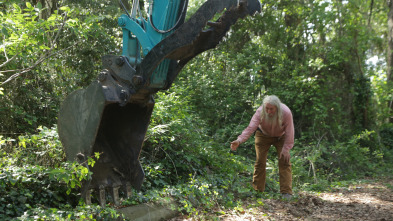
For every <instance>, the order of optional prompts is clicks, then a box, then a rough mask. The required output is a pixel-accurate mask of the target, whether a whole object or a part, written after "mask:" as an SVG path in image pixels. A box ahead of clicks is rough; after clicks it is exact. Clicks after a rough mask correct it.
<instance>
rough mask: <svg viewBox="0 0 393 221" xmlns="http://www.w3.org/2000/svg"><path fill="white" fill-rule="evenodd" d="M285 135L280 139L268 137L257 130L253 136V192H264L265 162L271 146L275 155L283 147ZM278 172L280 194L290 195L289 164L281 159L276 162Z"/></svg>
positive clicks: (290, 172)
mask: <svg viewBox="0 0 393 221" xmlns="http://www.w3.org/2000/svg"><path fill="white" fill-rule="evenodd" d="M284 140H285V135H284V136H282V137H280V138H279V137H269V136H267V135H264V134H263V133H262V132H261V131H259V130H257V132H256V134H255V151H256V154H257V159H256V162H255V166H254V176H253V181H252V186H253V187H254V189H255V190H258V191H262V192H263V191H265V183H266V160H267V154H268V151H269V148H270V146H271V145H273V146H275V147H276V150H277V155H278V157H279V158H280V153H281V150H282V147H283V145H284ZM278 170H279V174H280V192H281V193H289V194H292V169H291V163H290V162H285V161H284V159H283V158H281V159H279V160H278Z"/></svg>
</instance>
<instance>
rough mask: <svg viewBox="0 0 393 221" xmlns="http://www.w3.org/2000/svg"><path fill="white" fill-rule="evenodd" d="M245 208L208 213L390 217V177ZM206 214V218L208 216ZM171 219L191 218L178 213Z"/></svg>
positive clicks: (243, 217) (392, 189) (392, 182)
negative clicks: (178, 215)
mask: <svg viewBox="0 0 393 221" xmlns="http://www.w3.org/2000/svg"><path fill="white" fill-rule="evenodd" d="M244 204H245V205H244V206H243V209H244V211H242V212H239V211H225V215H213V214H211V215H210V216H208V217H209V218H212V219H215V220H313V221H314V220H334V221H335V220H372V221H376V220H378V221H388V220H393V180H381V181H370V182H366V183H362V184H356V185H350V186H349V187H346V188H338V189H334V190H333V191H332V192H326V193H319V194H318V193H309V192H302V193H299V196H298V197H297V198H295V199H293V200H291V201H282V200H275V199H262V203H260V205H259V206H253V205H256V202H247V203H244ZM209 218H208V219H209ZM172 220H176V221H177V220H194V219H193V218H192V217H191V218H190V217H188V218H187V217H177V218H174V219H172Z"/></svg>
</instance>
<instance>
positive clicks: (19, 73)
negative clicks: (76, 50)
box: [0, 41, 79, 85]
mask: <svg viewBox="0 0 393 221" xmlns="http://www.w3.org/2000/svg"><path fill="white" fill-rule="evenodd" d="M78 43H79V41H78V42H75V44H73V45H71V46H69V47H67V48H64V49H62V50H60V51H56V52H54V53H50V54H49V55H47V56H43V57H41V58H40V59H38V60H37V61H36V62H35V63H34V64H33V65H32V66H30V67H28V68H25V69H22V70H20V72H18V73H16V74H13V75H11V77H9V78H8V79H7V80H5V81H4V82H2V83H1V84H0V85H4V84H6V83H8V82H10V81H12V80H14V79H15V78H17V77H19V76H21V75H22V74H24V73H26V72H29V71H31V70H33V69H34V68H35V67H37V66H38V65H39V64H41V63H42V62H43V61H45V60H47V59H48V58H50V57H52V56H55V55H57V54H59V53H61V52H63V51H65V50H68V49H70V48H72V47H74V46H75V45H77V44H78Z"/></svg>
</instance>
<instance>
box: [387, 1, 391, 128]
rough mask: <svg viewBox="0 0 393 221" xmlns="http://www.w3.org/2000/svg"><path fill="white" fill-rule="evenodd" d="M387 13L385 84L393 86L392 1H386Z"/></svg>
mask: <svg viewBox="0 0 393 221" xmlns="http://www.w3.org/2000/svg"><path fill="white" fill-rule="evenodd" d="M388 7H389V13H388V31H389V36H388V59H387V60H388V62H387V76H386V77H387V78H386V81H387V85H388V86H391V87H393V74H392V73H393V1H392V0H389V1H388ZM388 107H389V109H390V113H393V100H390V101H389V102H388ZM389 121H390V123H393V117H392V116H391V117H390V118H389Z"/></svg>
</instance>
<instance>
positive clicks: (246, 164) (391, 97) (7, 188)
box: [0, 0, 393, 219]
mask: <svg viewBox="0 0 393 221" xmlns="http://www.w3.org/2000/svg"><path fill="white" fill-rule="evenodd" d="M203 2H204V1H202V0H190V3H189V8H188V15H187V18H189V17H190V15H192V14H193V13H194V12H195V11H196V10H197V9H198V8H199V7H200V6H201V5H202V3H203ZM124 3H126V1H124ZM140 3H141V5H142V6H143V9H146V7H147V4H148V1H143V0H140ZM130 4H131V2H128V3H127V4H126V6H127V7H128V8H129V7H130ZM261 4H262V13H261V14H258V15H256V16H254V17H248V18H246V19H244V20H240V21H238V22H237V23H236V24H235V25H234V26H233V27H232V29H231V31H230V32H229V33H228V34H227V36H226V37H225V39H224V40H223V41H222V42H221V43H220V45H219V46H218V47H217V48H216V49H213V50H210V51H207V52H204V53H203V54H200V55H199V56H197V57H196V58H194V59H193V60H192V61H191V62H189V63H188V64H187V66H186V67H185V68H184V69H183V70H182V72H181V73H180V75H179V77H178V78H177V80H176V81H175V83H174V85H173V86H172V87H171V88H170V89H169V90H167V91H162V92H159V93H158V94H156V95H155V99H156V105H155V108H154V112H153V116H152V120H151V124H150V126H149V129H148V134H147V137H146V142H145V143H144V146H143V148H142V153H141V157H140V159H141V163H142V165H143V167H144V170H145V173H146V179H145V181H144V184H143V188H142V191H140V192H136V193H135V194H134V197H133V198H130V199H125V200H124V202H123V205H124V206H128V205H134V204H140V203H144V202H162V201H168V200H174V201H176V202H177V207H176V209H178V210H179V211H180V212H181V213H184V214H189V215H197V214H198V212H199V213H200V212H201V211H210V210H212V209H213V208H217V206H219V207H224V208H233V209H237V210H240V207H241V204H242V199H244V198H250V197H254V195H253V194H254V193H253V191H252V188H251V187H250V185H249V183H250V181H251V174H252V167H253V162H254V160H255V153H254V150H253V147H254V141H253V138H250V139H249V140H248V141H247V142H246V143H244V144H242V146H241V148H239V150H238V151H237V152H235V153H232V152H230V151H229V142H230V141H232V140H234V139H236V137H237V136H238V135H239V134H240V133H241V131H242V130H243V129H244V128H245V127H246V126H247V125H248V123H249V120H250V119H251V117H252V115H253V114H254V112H255V110H256V109H257V107H258V106H259V105H260V104H261V102H262V99H263V97H264V96H265V95H268V94H275V95H277V96H279V97H280V98H281V100H282V101H283V102H284V103H285V104H287V105H288V106H289V107H290V108H291V110H292V113H293V116H294V123H295V130H296V131H295V134H296V140H295V146H294V148H293V150H292V151H291V155H292V158H291V162H292V164H293V175H294V182H293V186H294V190H295V192H296V191H298V190H310V191H324V190H326V189H328V188H330V187H331V186H332V185H333V186H334V185H338V184H337V183H340V182H342V181H343V180H356V179H360V178H363V177H378V176H384V175H388V174H389V173H391V171H392V170H391V168H392V166H393V164H392V160H393V124H392V123H393V112H392V111H393V105H392V103H393V82H392V72H393V68H392V66H393V40H392V39H393V3H392V2H391V1H390V0H388V1H385V0H297V1H291V0H261ZM122 13H123V11H122V10H121V8H120V7H119V4H118V1H104V0H78V1H76V0H57V1H56V0H37V1H27V2H26V1H18V0H2V1H0V21H1V22H0V38H1V44H0V82H1V83H0V148H1V149H0V151H1V152H0V157H1V158H0V171H1V175H0V218H1V219H3V218H5V219H10V218H16V217H19V218H20V219H30V218H31V219H32V218H33V217H34V219H35V218H39V217H41V218H42V219H51V218H70V219H72V218H73V219H75V218H87V219H97V218H101V219H111V218H113V217H117V216H121V215H120V214H118V213H117V212H116V210H115V209H113V207H110V206H108V207H106V208H101V207H99V206H97V205H92V206H88V205H84V204H83V202H80V201H79V196H78V193H79V190H78V186H79V185H80V183H81V181H82V180H83V179H86V178H88V176H89V172H88V171H87V169H86V168H84V167H83V166H82V165H78V164H77V163H75V162H67V161H66V160H65V156H64V152H63V149H62V146H61V143H60V142H59V139H58V135H57V131H56V122H57V115H58V110H59V106H60V104H61V102H62V100H63V99H64V98H65V97H66V96H67V95H68V94H69V93H71V92H72V91H74V90H76V89H78V88H83V87H86V86H87V85H89V84H90V83H91V82H92V81H93V80H95V79H96V77H97V76H98V73H99V72H100V70H101V57H102V56H103V55H106V54H121V41H122V39H121V34H122V33H121V29H120V28H119V27H118V25H117V18H118V17H119V16H120V15H121V14H122ZM273 149H274V148H272V150H271V153H270V156H272V155H273V154H275V150H273ZM268 164H269V171H271V172H270V173H269V175H268V183H267V186H268V190H269V191H268V193H266V194H265V195H264V197H275V196H276V195H275V193H277V192H278V190H279V186H278V176H277V170H278V169H277V167H276V165H277V159H275V157H270V158H269V162H268ZM224 193H225V194H224Z"/></svg>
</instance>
